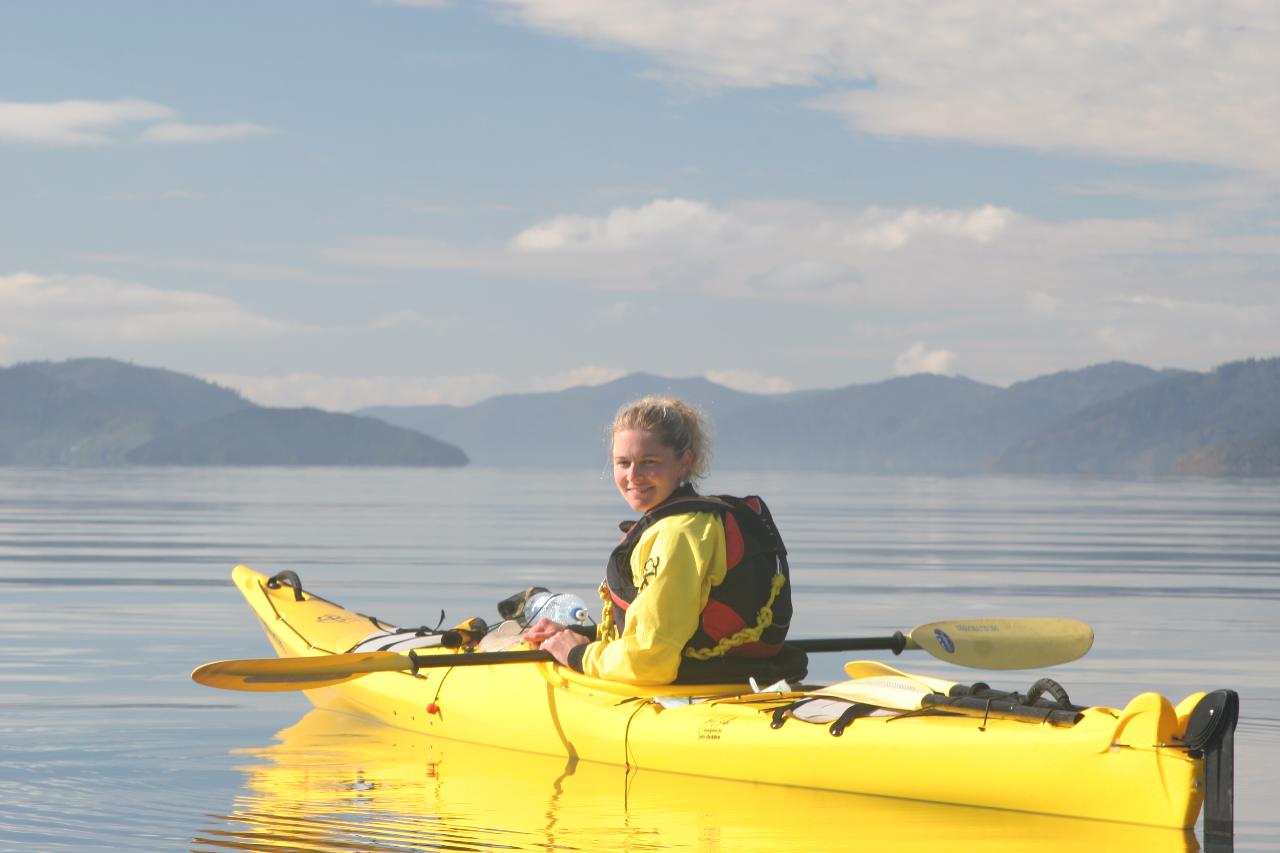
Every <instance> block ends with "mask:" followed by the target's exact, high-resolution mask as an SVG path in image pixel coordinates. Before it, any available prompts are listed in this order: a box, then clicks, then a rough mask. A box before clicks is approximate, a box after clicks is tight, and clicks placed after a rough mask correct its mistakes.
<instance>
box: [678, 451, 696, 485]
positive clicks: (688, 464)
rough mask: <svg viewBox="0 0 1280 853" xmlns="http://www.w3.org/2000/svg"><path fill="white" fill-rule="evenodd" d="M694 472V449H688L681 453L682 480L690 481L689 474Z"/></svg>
mask: <svg viewBox="0 0 1280 853" xmlns="http://www.w3.org/2000/svg"><path fill="white" fill-rule="evenodd" d="M692 473H693V451H692V450H686V451H685V452H684V453H681V454H680V482H682V483H687V482H689V475H691V474H692Z"/></svg>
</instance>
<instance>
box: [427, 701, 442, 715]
mask: <svg viewBox="0 0 1280 853" xmlns="http://www.w3.org/2000/svg"><path fill="white" fill-rule="evenodd" d="M427 713H428V714H439V713H440V706H439V705H437V704H436V703H435V702H432V703H431V704H430V705H428V706H427Z"/></svg>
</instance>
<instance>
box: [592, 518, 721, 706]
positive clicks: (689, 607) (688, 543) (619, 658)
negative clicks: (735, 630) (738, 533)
mask: <svg viewBox="0 0 1280 853" xmlns="http://www.w3.org/2000/svg"><path fill="white" fill-rule="evenodd" d="M726 571H727V569H726V561H725V539H724V523H723V522H721V520H720V517H719V516H718V515H717V514H716V513H714V512H694V513H684V514H680V515H671V516H667V517H666V518H663V519H659V520H658V521H657V522H655V523H654V524H653V525H652V526H651V527H650V528H649V529H647V530H646V531H645V532H644V533H643V534H642V535H641V536H640V541H639V542H637V543H636V547H635V550H634V551H632V552H631V577H632V580H633V582H634V583H635V585H636V589H637V590H638V592H637V594H636V597H635V600H634V601H632V602H631V606H630V607H628V608H627V618H626V620H625V621H624V625H623V630H622V635H621V636H620V637H615V638H600V639H597V640H596V641H595V642H593V643H589V644H587V645H586V646H585V647H584V651H583V652H582V656H581V659H580V661H581V668H582V671H583V672H584V673H586V674H587V675H591V676H595V677H596V678H607V679H609V680H611V681H625V682H629V683H631V684H669V683H671V682H672V681H674V680H675V678H676V672H677V671H678V670H679V668H680V661H681V655H682V653H683V651H684V646H685V643H687V642H689V638H690V637H692V636H693V634H694V632H695V631H697V630H698V620H699V619H700V618H701V615H702V608H704V607H706V606H707V599H708V597H709V596H710V594H711V588H712V587H713V586H715V585H717V584H719V583H720V582H722V581H723V580H724V576H725V572H726ZM605 606H606V607H612V606H616V605H613V604H606V605H605ZM575 657H576V656H575Z"/></svg>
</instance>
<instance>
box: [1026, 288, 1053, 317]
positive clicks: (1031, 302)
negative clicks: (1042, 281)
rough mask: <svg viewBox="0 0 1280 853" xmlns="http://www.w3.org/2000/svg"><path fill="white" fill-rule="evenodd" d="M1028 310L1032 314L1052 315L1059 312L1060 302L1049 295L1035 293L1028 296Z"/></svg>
mask: <svg viewBox="0 0 1280 853" xmlns="http://www.w3.org/2000/svg"><path fill="white" fill-rule="evenodd" d="M1027 308H1028V309H1029V310H1030V311H1031V313H1032V314H1042V315H1048V314H1052V313H1054V312H1055V311H1057V310H1058V300H1057V299H1055V298H1054V297H1052V296H1050V295H1049V294H1047V293H1040V292H1039V291H1033V292H1031V293H1028V294H1027Z"/></svg>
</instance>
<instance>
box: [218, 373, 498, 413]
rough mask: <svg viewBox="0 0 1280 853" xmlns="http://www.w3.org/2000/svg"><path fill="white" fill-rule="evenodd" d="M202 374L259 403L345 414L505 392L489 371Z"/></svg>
mask: <svg viewBox="0 0 1280 853" xmlns="http://www.w3.org/2000/svg"><path fill="white" fill-rule="evenodd" d="M204 378H205V379H208V380H209V381H210V382H216V383H218V384H219V385H223V386H226V387H228V388H234V389H235V390H237V391H239V392H240V393H241V394H243V395H244V396H245V397H247V398H249V399H250V400H252V401H254V402H255V403H259V404H261V405H264V406H281V407H285V408H296V407H301V406H313V407H315V408H318V409H325V410H327V411H331V412H351V411H355V410H357V409H362V408H365V407H367V406H383V405H385V406H421V405H432V404H444V405H456V406H464V405H470V404H471V403H475V402H478V401H480V400H483V399H486V398H488V397H492V396H494V395H495V394H499V393H503V392H504V391H509V390H511V389H509V388H506V387H504V385H503V380H502V379H500V378H499V377H498V376H497V375H495V374H492V373H470V374H455V375H445V376H387V375H373V376H333V375H326V374H321V373H305V372H299V373H282V374H257V375H250V374H238V373H210V374H206V375H205V377H204Z"/></svg>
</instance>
